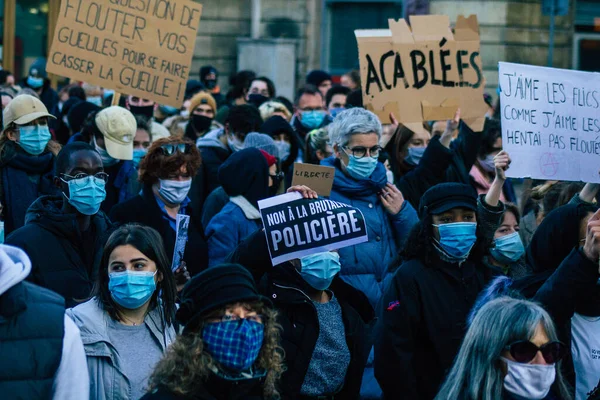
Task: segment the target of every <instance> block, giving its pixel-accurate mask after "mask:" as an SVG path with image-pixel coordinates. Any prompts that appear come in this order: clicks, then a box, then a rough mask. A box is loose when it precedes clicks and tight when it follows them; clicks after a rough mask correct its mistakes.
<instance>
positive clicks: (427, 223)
mask: <svg viewBox="0 0 600 400" xmlns="http://www.w3.org/2000/svg"><path fill="white" fill-rule="evenodd" d="M433 237H434V236H433V217H432V216H431V215H427V216H426V217H425V218H423V219H422V220H421V221H419V222H418V223H417V224H416V225H415V226H414V227H413V229H412V230H411V231H410V234H409V235H408V239H407V240H406V244H405V246H404V250H403V251H402V252H401V253H400V257H401V259H402V260H405V261H408V260H412V259H418V260H420V261H421V262H422V263H423V264H424V265H425V266H431V265H433V264H434V263H435V262H438V261H439V256H438V251H437V250H436V248H435V247H434V246H433ZM483 237H484V236H483V234H482V233H481V225H480V222H479V220H478V221H477V242H475V246H473V249H472V250H471V254H470V255H469V260H471V261H474V262H480V261H481V260H482V259H483V256H484V255H485V254H486V249H487V248H489V247H490V243H489V242H488V243H486V241H485V240H484V239H483Z"/></svg>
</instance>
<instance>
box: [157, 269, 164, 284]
mask: <svg viewBox="0 0 600 400" xmlns="http://www.w3.org/2000/svg"><path fill="white" fill-rule="evenodd" d="M162 280H163V274H162V272H160V271H158V273H157V274H156V283H160V282H162Z"/></svg>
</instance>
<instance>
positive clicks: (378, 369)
mask: <svg viewBox="0 0 600 400" xmlns="http://www.w3.org/2000/svg"><path fill="white" fill-rule="evenodd" d="M432 264H433V265H425V264H423V262H422V261H421V260H419V259H413V260H409V261H407V262H405V263H403V264H402V265H401V266H400V268H399V269H398V270H397V271H396V274H395V275H394V277H393V279H392V282H391V285H390V286H389V288H388V290H387V292H386V293H385V295H384V298H383V306H382V307H383V308H382V317H381V320H380V324H379V326H378V328H377V331H378V336H377V338H376V340H375V377H376V378H377V381H378V382H379V384H380V385H381V388H382V389H383V393H384V395H385V398H386V399H406V400H421V399H422V400H429V399H433V398H434V397H435V395H436V394H437V392H438V390H439V387H440V386H441V384H442V382H443V379H444V377H445V376H446V373H447V372H448V370H449V369H450V368H451V366H452V363H453V361H454V357H455V356H456V354H457V353H458V350H459V348H460V345H461V342H462V339H463V337H464V335H465V333H466V330H467V316H468V315H469V312H470V311H471V308H472V306H473V305H474V304H475V300H476V299H477V295H478V294H479V292H480V291H481V290H482V289H483V288H484V287H485V286H486V284H487V282H488V281H489V279H490V278H491V271H489V270H488V269H486V268H485V267H484V266H483V265H476V264H474V262H473V261H471V260H467V261H465V262H464V263H463V264H462V265H461V266H459V265H458V264H450V263H446V262H443V261H441V260H439V259H438V260H437V261H436V262H435V263H432Z"/></svg>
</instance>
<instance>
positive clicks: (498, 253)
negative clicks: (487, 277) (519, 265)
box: [490, 232, 525, 264]
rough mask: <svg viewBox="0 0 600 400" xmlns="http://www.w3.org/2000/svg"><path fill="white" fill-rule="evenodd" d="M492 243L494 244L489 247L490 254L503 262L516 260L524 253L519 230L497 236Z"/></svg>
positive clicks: (507, 262)
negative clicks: (492, 246) (491, 247)
mask: <svg viewBox="0 0 600 400" xmlns="http://www.w3.org/2000/svg"><path fill="white" fill-rule="evenodd" d="M494 243H495V245H496V246H495V247H494V248H493V249H490V254H491V255H492V257H494V258H495V259H496V260H497V261H500V262H501V263H504V264H510V263H513V262H516V261H517V260H518V259H519V258H521V256H522V255H523V254H524V253H525V247H524V246H523V242H522V241H521V236H519V232H515V233H511V234H510V235H506V236H502V237H499V238H498V239H495V240H494Z"/></svg>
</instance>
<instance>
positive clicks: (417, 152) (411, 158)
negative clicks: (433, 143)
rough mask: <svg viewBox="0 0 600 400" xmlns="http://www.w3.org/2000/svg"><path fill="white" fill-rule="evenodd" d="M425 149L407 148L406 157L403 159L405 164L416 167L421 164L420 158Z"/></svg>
mask: <svg viewBox="0 0 600 400" xmlns="http://www.w3.org/2000/svg"><path fill="white" fill-rule="evenodd" d="M425 149H427V147H409V148H408V155H407V156H406V158H405V159H404V161H406V163H407V164H410V165H414V166H417V165H419V163H420V162H421V158H423V154H425Z"/></svg>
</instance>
